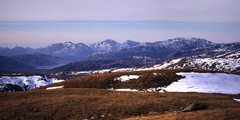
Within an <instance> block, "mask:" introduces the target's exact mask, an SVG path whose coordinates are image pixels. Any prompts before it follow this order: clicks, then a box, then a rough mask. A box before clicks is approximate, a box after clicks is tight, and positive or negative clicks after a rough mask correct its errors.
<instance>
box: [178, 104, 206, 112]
mask: <svg viewBox="0 0 240 120" xmlns="http://www.w3.org/2000/svg"><path fill="white" fill-rule="evenodd" d="M206 108H207V106H206V105H205V104H202V103H194V104H190V105H188V106H186V107H181V111H182V112H191V111H196V110H202V109H206Z"/></svg>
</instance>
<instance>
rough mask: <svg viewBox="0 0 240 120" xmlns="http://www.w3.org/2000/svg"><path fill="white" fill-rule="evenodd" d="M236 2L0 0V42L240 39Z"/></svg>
mask: <svg viewBox="0 0 240 120" xmlns="http://www.w3.org/2000/svg"><path fill="white" fill-rule="evenodd" d="M239 6H240V0H0V47H11V48H12V47H15V46H23V47H33V48H37V47H43V46H46V45H50V44H53V43H59V42H60V43H62V42H65V41H72V42H74V43H80V42H82V43H85V44H91V43H95V42H99V41H103V40H105V39H113V40H116V41H118V42H124V41H125V40H134V41H139V42H154V41H162V40H166V39H171V38H176V37H185V38H191V37H197V38H204V39H207V40H210V41H213V42H216V43H230V42H240V39H239V38H240V7H239Z"/></svg>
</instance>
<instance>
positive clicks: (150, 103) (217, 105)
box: [0, 70, 240, 120]
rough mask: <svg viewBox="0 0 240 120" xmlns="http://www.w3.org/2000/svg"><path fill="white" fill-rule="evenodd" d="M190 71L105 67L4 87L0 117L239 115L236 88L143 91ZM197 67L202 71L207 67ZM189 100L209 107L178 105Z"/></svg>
mask: <svg viewBox="0 0 240 120" xmlns="http://www.w3.org/2000/svg"><path fill="white" fill-rule="evenodd" d="M190 71H192V70H159V71H142V72H140V71H139V72H121V73H107V74H99V75H92V76H86V77H79V78H76V79H71V80H68V81H65V82H61V83H56V84H51V85H48V86H45V87H41V88H38V89H34V90H31V91H26V92H14V93H2V94H0V98H1V102H0V106H1V109H0V118H1V119H127V118H128V119H134V120H135V119H136V120H138V119H154V118H161V119H170V120H171V119H172V120H174V119H176V118H177V119H192V120H198V119H199V117H200V118H201V119H209V120H215V119H219V120H224V119H238V118H239V117H240V116H239V114H238V113H239V112H240V104H239V102H238V101H237V100H238V99H240V96H239V94H237V95H236V94H235V95H234V94H216V93H215V94H213V93H192V92H190V93H181V92H180V93H179V92H177V93H175V92H161V91H160V92H158V91H155V92H152V91H151V92H143V90H144V89H147V88H152V87H160V86H162V87H164V86H169V85H170V84H172V83H173V82H177V81H181V80H182V79H184V78H183V76H181V75H177V74H176V73H179V72H190ZM195 72H198V73H202V74H206V72H207V73H209V72H210V71H197V70H195ZM209 74H210V73H209ZM211 74H215V73H211ZM222 74H225V73H222ZM125 76H128V77H125ZM137 76H139V77H137ZM238 77H239V75H238ZM120 78H121V79H120ZM127 78H129V79H127ZM136 83H137V84H136ZM229 83H230V82H229ZM238 83H239V82H238ZM225 85H226V84H225ZM60 86H62V87H60ZM54 88H55V89H54ZM110 88H115V89H110ZM120 88H121V89H122V88H124V90H126V89H129V88H131V89H139V90H140V91H141V92H126V91H125V92H124V91H117V90H118V89H120ZM16 99H17V101H16ZM192 103H201V104H204V105H206V106H207V107H206V108H204V109H202V110H197V111H190V112H182V111H181V109H180V108H181V107H184V106H187V105H190V104H192ZM209 114H211V115H209Z"/></svg>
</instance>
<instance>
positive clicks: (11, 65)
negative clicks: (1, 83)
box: [0, 56, 34, 74]
mask: <svg viewBox="0 0 240 120" xmlns="http://www.w3.org/2000/svg"><path fill="white" fill-rule="evenodd" d="M0 66H1V67H0V74H2V73H16V72H31V70H33V69H34V67H33V66H30V65H26V64H24V63H19V62H18V61H16V60H14V59H12V58H9V57H5V56H0Z"/></svg>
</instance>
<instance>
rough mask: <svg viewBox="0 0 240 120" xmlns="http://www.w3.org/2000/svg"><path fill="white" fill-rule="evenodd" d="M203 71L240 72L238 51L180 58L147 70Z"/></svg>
mask: <svg viewBox="0 0 240 120" xmlns="http://www.w3.org/2000/svg"><path fill="white" fill-rule="evenodd" d="M176 68H177V69H204V70H213V71H224V72H240V51H238V52H228V53H224V54H222V55H218V56H215V57H198V56H193V57H182V58H178V59H173V60H170V61H166V62H164V63H162V64H159V65H154V66H153V67H151V68H147V69H176Z"/></svg>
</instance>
